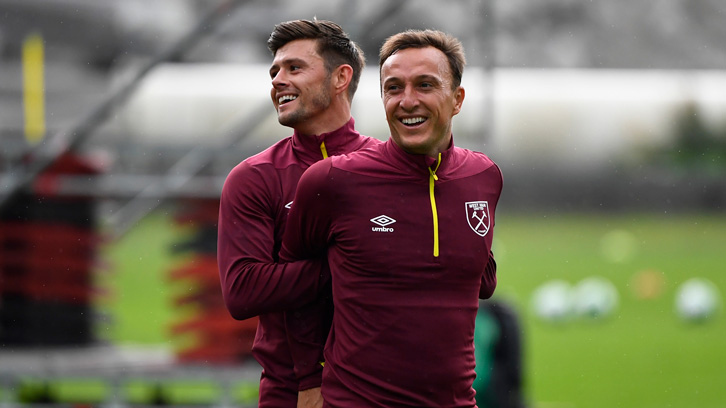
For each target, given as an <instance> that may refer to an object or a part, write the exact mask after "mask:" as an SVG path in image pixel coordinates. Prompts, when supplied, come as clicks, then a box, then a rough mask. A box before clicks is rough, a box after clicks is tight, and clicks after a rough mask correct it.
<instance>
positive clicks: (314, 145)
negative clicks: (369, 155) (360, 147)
mask: <svg viewBox="0 0 726 408" xmlns="http://www.w3.org/2000/svg"><path fill="white" fill-rule="evenodd" d="M360 137H361V135H360V133H358V131H356V130H355V120H353V118H350V120H349V121H348V122H347V123H346V124H345V125H343V126H342V127H340V128H338V129H336V130H334V131H332V132H327V133H322V134H319V135H305V134H302V133H299V132H298V131H297V130H295V133H293V135H292V148H293V149H294V150H295V153H297V154H298V155H300V156H301V157H306V158H311V159H314V160H315V161H317V160H320V159H321V158H322V153H321V150H320V144H321V143H323V142H325V149H326V150H327V152H328V155H330V156H333V155H336V154H341V153H347V152H348V151H349V150H350V149H348V148H347V146H348V145H350V144H351V143H352V142H355V141H356V140H358V139H359V138H360Z"/></svg>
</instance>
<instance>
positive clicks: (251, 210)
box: [217, 162, 327, 320]
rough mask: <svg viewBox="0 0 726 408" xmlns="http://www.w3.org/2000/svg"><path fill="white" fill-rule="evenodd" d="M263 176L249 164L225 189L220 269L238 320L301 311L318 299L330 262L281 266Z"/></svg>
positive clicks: (224, 289)
mask: <svg viewBox="0 0 726 408" xmlns="http://www.w3.org/2000/svg"><path fill="white" fill-rule="evenodd" d="M269 180H270V178H269V177H264V175H263V174H260V172H259V170H257V169H255V168H254V167H253V166H250V165H249V164H247V163H245V162H243V163H242V164H240V165H239V166H237V167H235V168H234V169H233V170H232V172H230V175H229V176H228V177H227V180H226V181H225V183H224V187H223V189H222V196H221V200H220V208H219V224H218V237H217V238H218V239H217V264H218V267H219V275H220V283H221V286H222V294H223V297H224V301H225V304H226V306H227V309H228V310H229V312H230V314H231V315H232V317H234V318H235V319H238V320H242V319H247V318H250V317H253V316H257V315H259V314H262V313H269V312H274V311H282V310H285V309H287V308H290V307H298V306H301V305H304V304H306V303H308V302H310V301H311V300H312V299H314V298H315V296H316V293H317V292H318V291H319V286H320V285H321V281H320V275H321V271H322V270H326V269H327V264H326V263H325V259H324V258H316V259H311V260H304V261H302V260H301V261H297V262H290V263H278V262H276V257H275V255H276V251H277V247H276V245H275V219H274V216H275V215H274V214H275V212H274V209H273V202H274V201H273V200H272V198H271V194H272V193H270V191H275V190H274V189H273V188H271V187H269V186H268V185H266V184H265V183H269Z"/></svg>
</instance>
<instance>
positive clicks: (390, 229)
mask: <svg viewBox="0 0 726 408" xmlns="http://www.w3.org/2000/svg"><path fill="white" fill-rule="evenodd" d="M371 231H374V232H393V228H388V227H371Z"/></svg>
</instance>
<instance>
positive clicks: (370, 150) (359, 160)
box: [330, 138, 388, 173]
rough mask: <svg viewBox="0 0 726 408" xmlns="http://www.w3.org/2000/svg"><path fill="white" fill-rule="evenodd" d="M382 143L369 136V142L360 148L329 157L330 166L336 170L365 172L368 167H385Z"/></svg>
mask: <svg viewBox="0 0 726 408" xmlns="http://www.w3.org/2000/svg"><path fill="white" fill-rule="evenodd" d="M384 145H385V143H384V142H381V141H380V140H378V139H374V138H370V141H369V143H368V144H367V145H366V146H365V147H364V148H362V149H360V150H356V151H354V152H351V153H348V154H342V155H339V156H334V157H331V159H332V160H331V164H330V166H331V168H335V169H337V170H342V171H349V172H354V173H366V172H367V170H370V169H380V168H381V167H387V166H388V164H387V161H386V160H384V154H383V149H384Z"/></svg>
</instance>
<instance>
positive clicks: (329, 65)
mask: <svg viewBox="0 0 726 408" xmlns="http://www.w3.org/2000/svg"><path fill="white" fill-rule="evenodd" d="M306 39H311V40H317V44H318V48H317V51H318V54H320V56H321V57H322V58H323V60H324V61H325V69H326V70H327V72H328V74H330V73H332V72H333V70H334V69H335V68H337V67H339V66H341V65H343V64H348V65H350V66H351V67H352V68H353V78H351V81H350V85H348V98H349V99H350V100H352V99H353V95H355V91H356V90H357V89H358V83H359V82H360V76H361V73H362V72H363V67H364V66H365V63H366V60H365V55H363V50H362V49H361V48H360V46H358V44H356V43H355V42H353V40H351V39H350V38H349V37H348V34H346V33H345V31H343V29H342V28H341V27H340V26H339V25H338V24H336V23H334V22H332V21H327V20H317V19H313V20H292V21H286V22H284V23H280V24H278V25H276V26H275V28H274V30H272V34H270V38H269V39H268V40H267V48H269V50H270V51H271V52H272V55H273V56H274V55H275V54H277V50H279V49H280V48H282V47H283V46H285V45H286V44H287V43H289V42H291V41H295V40H306Z"/></svg>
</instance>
